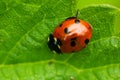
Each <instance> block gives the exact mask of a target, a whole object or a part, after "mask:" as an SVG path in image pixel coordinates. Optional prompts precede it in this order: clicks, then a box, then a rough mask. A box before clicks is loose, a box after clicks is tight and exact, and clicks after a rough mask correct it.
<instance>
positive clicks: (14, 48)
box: [0, 0, 120, 80]
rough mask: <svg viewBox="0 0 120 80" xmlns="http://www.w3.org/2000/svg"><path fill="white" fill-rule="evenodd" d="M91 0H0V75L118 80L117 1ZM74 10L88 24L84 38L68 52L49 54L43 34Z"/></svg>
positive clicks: (0, 79) (7, 78)
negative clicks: (83, 45) (86, 41)
mask: <svg viewBox="0 0 120 80" xmlns="http://www.w3.org/2000/svg"><path fill="white" fill-rule="evenodd" d="M93 1H94V0H93ZM93 1H92V0H90V1H86V4H85V3H84V2H82V1H80V0H76V1H71V0H59V1H55V0H51V1H49V0H44V1H43V0H17V1H16V0H5V1H3V0H1V1H0V80H119V79H120V59H119V58H120V54H119V53H120V24H119V22H120V9H119V5H118V4H120V2H119V1H117V0H116V1H115V0H114V1H113V0H110V1H108V2H107V0H103V2H102V1H101V2H99V1H95V3H93ZM83 3H84V4H85V5H84V6H82V5H83ZM91 3H92V4H91ZM105 3H107V4H105ZM108 4H111V5H108ZM112 5H113V6H112ZM78 9H79V18H81V19H83V20H86V21H87V22H89V23H90V24H91V25H92V28H93V36H92V39H91V41H90V43H89V44H88V46H87V47H86V48H85V49H83V50H81V51H79V52H75V53H73V54H62V55H58V54H53V52H51V51H50V50H49V48H48V47H47V44H46V43H47V38H48V35H49V34H50V33H51V32H52V31H53V30H54V28H55V27H56V26H57V25H59V24H60V23H61V22H62V21H63V20H64V19H66V18H67V17H70V16H74V15H75V13H76V10H78Z"/></svg>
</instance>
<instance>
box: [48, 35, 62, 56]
mask: <svg viewBox="0 0 120 80" xmlns="http://www.w3.org/2000/svg"><path fill="white" fill-rule="evenodd" d="M47 44H48V47H49V48H50V50H51V51H55V52H57V53H59V54H60V53H61V50H60V45H61V41H60V40H59V39H57V38H55V37H54V36H53V35H52V34H50V35H49V37H48V43H47Z"/></svg>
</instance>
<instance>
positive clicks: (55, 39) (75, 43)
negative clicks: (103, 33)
mask: <svg viewBox="0 0 120 80" xmlns="http://www.w3.org/2000/svg"><path fill="white" fill-rule="evenodd" d="M77 15H78V11H77V13H76V16H75V17H69V18H67V19H65V20H64V21H63V22H62V23H61V24H60V25H59V26H57V27H56V28H55V30H54V32H53V33H52V34H50V35H49V37H48V43H47V44H48V47H49V48H50V50H52V51H54V52H56V53H59V54H60V53H72V52H75V51H79V50H82V49H83V48H85V47H86V45H87V44H88V42H89V41H90V39H91V37H92V27H91V25H90V24H89V23H88V22H86V21H84V20H81V19H78V17H77Z"/></svg>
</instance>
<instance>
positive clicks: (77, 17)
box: [75, 10, 79, 19]
mask: <svg viewBox="0 0 120 80" xmlns="http://www.w3.org/2000/svg"><path fill="white" fill-rule="evenodd" d="M78 12H79V10H77V12H76V15H75V17H76V18H77V19H78Z"/></svg>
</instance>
